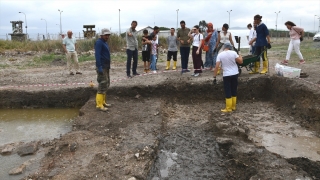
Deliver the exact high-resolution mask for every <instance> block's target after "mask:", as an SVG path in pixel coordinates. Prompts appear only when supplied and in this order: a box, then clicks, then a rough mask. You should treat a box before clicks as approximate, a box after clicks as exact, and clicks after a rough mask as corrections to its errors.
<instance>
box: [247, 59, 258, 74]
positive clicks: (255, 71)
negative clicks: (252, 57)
mask: <svg viewBox="0 0 320 180" xmlns="http://www.w3.org/2000/svg"><path fill="white" fill-rule="evenodd" d="M259 68H260V62H255V63H254V68H253V71H251V72H249V74H257V73H259Z"/></svg>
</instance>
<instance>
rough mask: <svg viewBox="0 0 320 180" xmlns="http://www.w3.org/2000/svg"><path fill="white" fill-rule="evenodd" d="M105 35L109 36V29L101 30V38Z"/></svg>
mask: <svg viewBox="0 0 320 180" xmlns="http://www.w3.org/2000/svg"><path fill="white" fill-rule="evenodd" d="M106 34H111V32H110V30H109V29H107V28H103V29H102V30H101V34H100V35H101V36H103V35H106Z"/></svg>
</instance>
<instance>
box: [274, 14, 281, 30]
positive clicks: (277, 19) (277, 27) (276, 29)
mask: <svg viewBox="0 0 320 180" xmlns="http://www.w3.org/2000/svg"><path fill="white" fill-rule="evenodd" d="M274 13H276V15H277V18H276V31H277V29H278V27H277V26H278V14H279V13H280V11H279V12H274Z"/></svg>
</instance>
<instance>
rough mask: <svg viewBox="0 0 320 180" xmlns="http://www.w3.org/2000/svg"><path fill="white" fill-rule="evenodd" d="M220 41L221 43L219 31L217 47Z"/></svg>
mask: <svg viewBox="0 0 320 180" xmlns="http://www.w3.org/2000/svg"><path fill="white" fill-rule="evenodd" d="M219 43H220V33H218V40H217V43H216V46H215V49H217V47H218V45H219Z"/></svg>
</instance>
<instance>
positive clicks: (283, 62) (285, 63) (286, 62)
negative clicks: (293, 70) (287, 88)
mask: <svg viewBox="0 0 320 180" xmlns="http://www.w3.org/2000/svg"><path fill="white" fill-rule="evenodd" d="M288 63H289V62H288V60H283V61H282V62H281V64H283V65H288Z"/></svg>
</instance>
